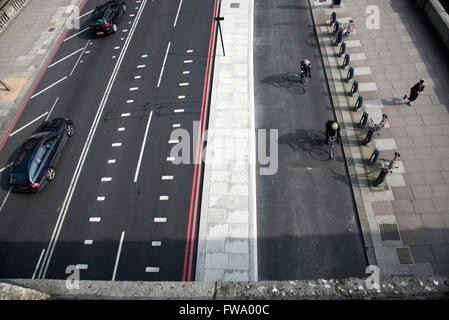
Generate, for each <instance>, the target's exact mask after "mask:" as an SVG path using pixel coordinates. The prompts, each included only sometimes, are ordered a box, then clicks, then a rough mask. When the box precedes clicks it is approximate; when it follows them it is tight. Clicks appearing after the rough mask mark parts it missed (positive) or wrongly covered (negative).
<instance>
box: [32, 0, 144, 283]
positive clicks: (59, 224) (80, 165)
mask: <svg viewBox="0 0 449 320" xmlns="http://www.w3.org/2000/svg"><path fill="white" fill-rule="evenodd" d="M146 2H147V0H143V3H142V5H141V6H140V9H139V11H138V13H137V18H136V20H135V21H134V24H133V25H132V27H131V32H130V33H129V34H128V36H127V38H126V41H125V44H124V47H123V50H121V51H120V55H119V59H118V60H117V62H116V65H115V67H114V70H113V71H112V74H111V77H110V79H109V82H108V85H107V87H106V90H105V92H104V94H103V98H102V99H101V102H100V105H99V106H98V110H97V113H96V115H95V118H94V121H93V123H92V126H91V128H90V131H89V134H88V136H87V139H86V142H85V144H84V147H83V150H82V152H81V156H80V158H79V160H78V164H77V166H76V168H75V173H74V175H73V177H72V180H71V182H70V186H69V190H67V194H66V197H65V198H64V202H63V204H62V207H61V210H60V213H59V216H58V220H57V221H56V225H55V228H54V230H53V233H52V236H51V238H50V242H49V244H48V250H47V251H46V253H45V257H44V264H43V266H44V268H41V272H40V273H39V278H41V279H44V278H45V276H46V274H47V270H48V267H49V265H50V261H51V258H52V255H53V252H54V249H55V246H56V243H57V241H58V239H59V234H60V233H61V229H62V225H63V223H64V219H65V217H66V215H67V211H68V208H69V206H70V202H71V199H72V196H73V193H74V191H75V188H76V186H77V183H78V179H79V177H80V174H81V170H82V168H83V166H84V162H85V160H86V157H87V153H88V151H89V149H90V145H91V143H92V140H93V136H94V135H95V132H96V130H97V128H98V124H99V122H100V119H101V116H102V114H103V110H104V108H105V105H106V102H107V100H108V97H109V94H110V92H111V90H112V86H113V84H114V82H115V79H116V77H117V74H118V70H119V68H120V66H121V64H122V61H123V59H124V56H125V54H126V51H127V49H128V46H129V43H130V42H131V39H132V37H133V35H134V31H135V30H136V28H137V25H138V23H139V20H140V17H141V16H142V12H143V10H144V8H145V5H146Z"/></svg>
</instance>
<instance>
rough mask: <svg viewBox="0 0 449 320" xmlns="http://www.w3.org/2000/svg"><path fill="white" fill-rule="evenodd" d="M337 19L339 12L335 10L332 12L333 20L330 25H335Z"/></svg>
mask: <svg viewBox="0 0 449 320" xmlns="http://www.w3.org/2000/svg"><path fill="white" fill-rule="evenodd" d="M336 21H337V13H336V12H335V11H334V12H332V14H331V20H330V22H329V25H330V26H331V25H333V24H334V23H335V22H336Z"/></svg>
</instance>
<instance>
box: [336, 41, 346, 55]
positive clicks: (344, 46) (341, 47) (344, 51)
mask: <svg viewBox="0 0 449 320" xmlns="http://www.w3.org/2000/svg"><path fill="white" fill-rule="evenodd" d="M345 53H346V42H342V43H341V46H340V52H339V53H338V56H339V57H341V56H342V55H344V54H345Z"/></svg>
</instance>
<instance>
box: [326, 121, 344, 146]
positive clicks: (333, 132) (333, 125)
mask: <svg viewBox="0 0 449 320" xmlns="http://www.w3.org/2000/svg"><path fill="white" fill-rule="evenodd" d="M330 138H332V139H335V141H336V142H338V143H340V141H341V135H340V126H339V125H338V123H337V122H336V121H334V120H329V121H327V122H326V141H329V140H330Z"/></svg>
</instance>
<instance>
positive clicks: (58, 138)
mask: <svg viewBox="0 0 449 320" xmlns="http://www.w3.org/2000/svg"><path fill="white" fill-rule="evenodd" d="M74 133H75V129H74V127H73V123H72V121H70V120H68V119H63V118H56V119H53V120H51V121H45V122H44V123H43V124H42V125H41V126H40V127H39V128H38V129H37V130H36V131H35V133H34V134H33V135H32V136H30V137H29V138H28V139H27V140H26V141H25V142H24V144H23V145H22V148H21V149H20V152H19V154H18V156H17V158H16V160H15V161H14V163H13V165H12V167H11V173H10V177H9V183H10V185H11V188H12V191H14V192H36V191H38V190H41V189H42V188H43V187H44V186H45V185H46V184H47V182H48V181H51V180H53V179H54V178H55V174H56V172H55V164H56V161H57V159H58V158H59V156H60V155H61V151H62V149H63V147H64V145H65V144H66V142H67V140H68V138H70V137H72V136H73V134H74Z"/></svg>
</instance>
